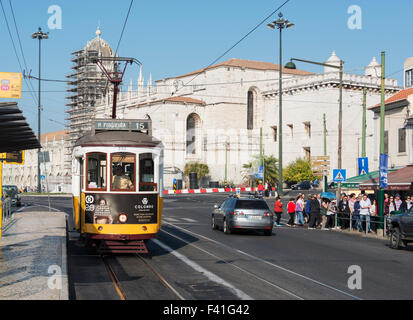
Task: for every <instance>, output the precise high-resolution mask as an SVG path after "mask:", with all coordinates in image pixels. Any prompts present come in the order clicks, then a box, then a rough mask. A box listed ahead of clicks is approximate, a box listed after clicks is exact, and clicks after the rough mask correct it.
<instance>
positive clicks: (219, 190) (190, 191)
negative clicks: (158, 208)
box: [163, 188, 257, 194]
mask: <svg viewBox="0 0 413 320" xmlns="http://www.w3.org/2000/svg"><path fill="white" fill-rule="evenodd" d="M237 189H240V190H241V192H255V191H257V188H207V189H185V190H176V191H174V190H164V191H163V194H193V193H224V192H237Z"/></svg>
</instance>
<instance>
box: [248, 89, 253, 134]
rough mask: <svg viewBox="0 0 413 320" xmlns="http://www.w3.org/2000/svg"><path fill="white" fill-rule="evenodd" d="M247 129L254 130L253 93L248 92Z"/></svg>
mask: <svg viewBox="0 0 413 320" xmlns="http://www.w3.org/2000/svg"><path fill="white" fill-rule="evenodd" d="M247 129H248V130H252V129H254V91H251V90H250V91H248V99H247Z"/></svg>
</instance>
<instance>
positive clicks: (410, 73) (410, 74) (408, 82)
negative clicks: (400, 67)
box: [405, 69, 413, 88]
mask: <svg viewBox="0 0 413 320" xmlns="http://www.w3.org/2000/svg"><path fill="white" fill-rule="evenodd" d="M405 77H406V78H405V87H406V88H410V87H413V69H411V70H407V71H406V72H405Z"/></svg>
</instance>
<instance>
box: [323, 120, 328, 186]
mask: <svg viewBox="0 0 413 320" xmlns="http://www.w3.org/2000/svg"><path fill="white" fill-rule="evenodd" d="M323 124H324V130H323V135H324V155H325V156H327V120H326V114H325V113H324V114H323ZM323 171H324V170H323ZM323 183H324V192H327V191H328V190H327V189H328V188H327V187H328V186H327V175H326V174H325V173H324V172H323Z"/></svg>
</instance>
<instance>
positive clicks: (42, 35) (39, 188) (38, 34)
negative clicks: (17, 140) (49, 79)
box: [32, 27, 49, 193]
mask: <svg viewBox="0 0 413 320" xmlns="http://www.w3.org/2000/svg"><path fill="white" fill-rule="evenodd" d="M32 39H38V40H39V93H38V102H39V106H38V111H37V125H38V127H37V129H38V139H39V142H40V145H41V143H42V141H41V138H40V134H41V130H40V112H41V104H40V91H41V80H40V79H41V61H42V60H41V52H42V51H41V49H42V46H41V43H42V40H43V39H49V32H46V33H44V32H42V28H40V27H39V30H38V31H37V32H35V33H33V34H32ZM37 192H39V193H41V192H42V186H41V179H40V148H39V149H37Z"/></svg>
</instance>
